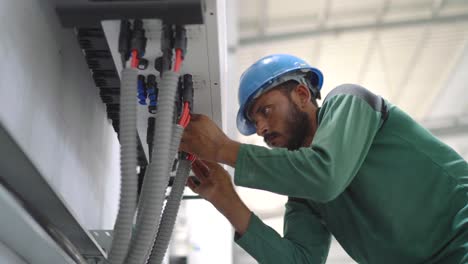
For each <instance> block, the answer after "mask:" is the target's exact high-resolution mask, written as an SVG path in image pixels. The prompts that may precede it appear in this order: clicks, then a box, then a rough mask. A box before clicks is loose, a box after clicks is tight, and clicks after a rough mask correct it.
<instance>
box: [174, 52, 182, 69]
mask: <svg viewBox="0 0 468 264" xmlns="http://www.w3.org/2000/svg"><path fill="white" fill-rule="evenodd" d="M175 54H176V59H175V65H174V72H179V71H180V66H182V50H181V49H176V51H175Z"/></svg>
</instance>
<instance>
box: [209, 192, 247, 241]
mask: <svg viewBox="0 0 468 264" xmlns="http://www.w3.org/2000/svg"><path fill="white" fill-rule="evenodd" d="M212 203H213V205H214V206H215V207H216V209H218V211H219V212H220V213H222V214H223V215H224V216H225V217H226V218H227V219H228V221H229V222H230V223H231V225H232V226H233V227H234V229H235V230H236V232H237V233H239V234H240V235H243V234H244V233H245V231H246V230H247V227H248V225H249V221H250V217H251V215H252V212H251V211H250V210H249V208H248V207H247V206H246V205H245V204H244V202H242V200H241V199H240V197H239V196H238V195H237V194H236V193H234V194H233V196H232V197H221V198H220V199H216V200H215V201H213V202H212Z"/></svg>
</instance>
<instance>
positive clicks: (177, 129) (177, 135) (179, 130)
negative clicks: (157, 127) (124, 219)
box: [137, 124, 184, 228]
mask: <svg viewBox="0 0 468 264" xmlns="http://www.w3.org/2000/svg"><path fill="white" fill-rule="evenodd" d="M172 131H173V133H172V140H171V147H170V150H169V166H170V167H169V171H170V169H171V168H172V161H173V160H174V158H175V156H176V154H177V152H178V151H179V145H180V139H181V138H182V134H183V132H184V128H183V127H182V126H180V125H178V124H173V125H172ZM150 162H151V161H150ZM148 175H151V166H148V168H147V169H146V171H145V176H144V177H143V184H145V182H146V181H147V180H146V179H147V178H148V177H150V176H148ZM169 175H170V174H168V175H167V181H166V182H167V183H169ZM144 195H145V192H144V190H141V193H140V199H139V203H138V205H137V208H138V210H137V223H140V216H141V214H140V212H141V211H142V207H143V206H144V205H143V202H142V201H143V200H144V198H143V196H144ZM156 228H157V227H156Z"/></svg>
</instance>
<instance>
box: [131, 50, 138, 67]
mask: <svg viewBox="0 0 468 264" xmlns="http://www.w3.org/2000/svg"><path fill="white" fill-rule="evenodd" d="M131 67H132V68H138V51H137V50H132V62H131Z"/></svg>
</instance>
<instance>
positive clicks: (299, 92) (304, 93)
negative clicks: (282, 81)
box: [294, 84, 312, 108]
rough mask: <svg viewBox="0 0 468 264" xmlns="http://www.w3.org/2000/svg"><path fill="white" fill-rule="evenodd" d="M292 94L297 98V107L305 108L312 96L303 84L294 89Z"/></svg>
mask: <svg viewBox="0 0 468 264" xmlns="http://www.w3.org/2000/svg"><path fill="white" fill-rule="evenodd" d="M294 93H295V94H296V96H297V99H298V103H299V106H300V107H301V108H305V107H306V105H307V103H308V102H310V99H311V96H312V94H311V93H310V90H309V88H307V86H305V85H303V84H299V85H298V86H296V88H294Z"/></svg>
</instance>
